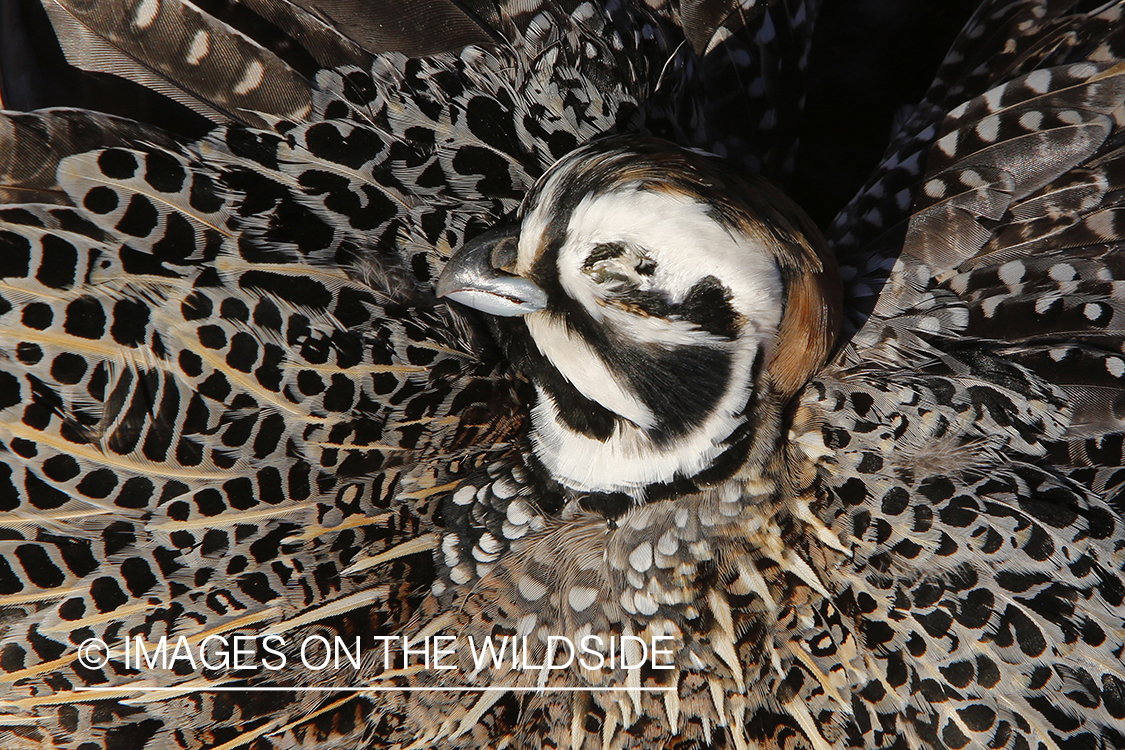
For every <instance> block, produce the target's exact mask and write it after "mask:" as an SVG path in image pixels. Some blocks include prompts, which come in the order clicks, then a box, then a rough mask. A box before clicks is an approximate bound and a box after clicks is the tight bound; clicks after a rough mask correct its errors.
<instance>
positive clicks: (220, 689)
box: [74, 685, 676, 693]
mask: <svg viewBox="0 0 1125 750" xmlns="http://www.w3.org/2000/svg"><path fill="white" fill-rule="evenodd" d="M675 689H676V688H675V687H635V688H631V687H397V686H390V685H388V686H384V687H274V686H264V687H229V686H217V687H193V686H184V687H154V686H151V685H137V686H135V687H134V686H130V685H118V686H116V687H76V688H74V690H75V692H79V693H121V692H149V693H151V692H169V693H236V692H252V691H276V692H287V693H293V692H301V693H389V692H404V693H496V692H505V693H549V692H563V693H577V692H592V693H629V692H632V691H634V690H636V691H640V692H642V693H645V692H656V693H665V692H668V691H669V690H675Z"/></svg>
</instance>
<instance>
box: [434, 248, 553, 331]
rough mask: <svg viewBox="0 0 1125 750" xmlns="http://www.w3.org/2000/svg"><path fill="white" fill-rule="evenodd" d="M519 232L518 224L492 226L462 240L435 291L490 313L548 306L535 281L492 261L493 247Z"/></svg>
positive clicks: (519, 312) (510, 313)
mask: <svg viewBox="0 0 1125 750" xmlns="http://www.w3.org/2000/svg"><path fill="white" fill-rule="evenodd" d="M518 236H519V228H518V227H514V228H505V229H493V230H491V231H489V232H485V233H484V234H482V235H480V236H479V237H475V238H473V239H472V240H470V241H469V242H467V243H465V246H464V247H462V248H461V249H460V250H459V251H457V253H456V254H455V255H454V256H453V257H452V258H450V259H449V262H448V263H446V264H445V270H443V271H442V272H441V276H439V277H438V281H437V287H436V291H437V295H438V296H439V297H446V298H448V299H451V300H454V301H455V302H460V303H461V304H462V305H465V306H467V307H471V308H473V309H475V310H480V311H481V312H484V313H488V314H490V315H502V316H505V317H508V316H514V315H527V314H528V313H530V312H535V311H536V310H542V309H543V308H544V307H546V306H547V294H546V292H544V291H543V290H542V289H541V288H539V287H538V286H536V285H535V283H534V282H531V281H528V280H527V279H524V278H521V277H519V276H512V275H511V274H508V273H505V272H504V271H501V270H499V269H497V268H495V267H493V265H492V251H493V249H494V248H495V247H496V246H497V245H498V244H499V243H501V242H503V241H505V240H507V241H512V240H513V239H514V238H516V237H518Z"/></svg>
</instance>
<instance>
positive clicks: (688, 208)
mask: <svg viewBox="0 0 1125 750" xmlns="http://www.w3.org/2000/svg"><path fill="white" fill-rule="evenodd" d="M610 243H625V244H626V245H629V246H632V247H636V248H639V249H641V250H643V252H644V255H645V256H646V257H647V258H649V259H651V261H652V262H653V264H654V270H653V272H652V274H651V275H650V276H648V277H647V279H646V286H647V288H648V289H650V290H657V291H660V292H662V293H664V294H666V295H667V296H668V298H669V300H670V301H671V302H673V303H680V302H683V300H684V298H685V297H687V295H688V293H689V292H690V291H691V290H692V288H693V287H694V286H695V285H696V284H698V283H699V282H700V281H702V280H703V279H705V278H707V277H708V276H714V277H715V278H717V279H718V280H719V281H720V282H721V283H722V284H723V285H724V286H725V287H726V288H727V289H729V290H730V293H731V303H732V304H733V305H734V308H735V310H737V311H738V312H739V313H740V314H741V315H742V316H743V317H744V318H745V319H746V320H747V321H749V322H752V323H757V324H759V325H760V326H761V328H763V329H765V330H769V331H771V332H772V331H773V330H774V329H776V327H777V324H778V323H779V322H780V320H781V306H782V305H781V300H782V288H781V274H780V273H779V271H778V269H777V266H776V264H775V262H774V259H773V256H772V254H771V253H770V252H769V251H768V250H766V248H764V247H762V246H760V244H758V240H757V239H756V238H751V237H745V236H736V235H735V234H732V233H731V232H730V231H729V230H728V229H727V227H725V226H723V225H722V224H721V223H719V222H718V221H716V220H715V218H714V217H712V216H711V214H710V213H709V212H708V208H707V206H706V205H705V204H703V203H700V202H699V201H697V200H694V199H692V198H691V197H689V196H686V195H683V194H680V193H673V192H667V191H652V190H637V189H633V188H628V189H621V190H617V191H614V192H611V193H607V194H604V195H599V196H595V197H588V198H586V199H584V200H583V201H582V202H581V203H579V204H578V207H577V208H576V209H575V210H574V213H573V214H572V216H571V219H570V223H569V224H568V226H567V238H566V243H565V244H564V245H563V246H562V248H561V249H560V250H559V256H558V270H559V280H560V282H561V283H562V286H563V288H564V289H565V290H566V292H567V294H568V295H570V297H571V298H572V299H574V300H575V301H576V302H578V303H580V304H581V305H582V306H583V307H584V308H586V310H587V311H588V312H589V313H590V314H591V315H592V316H594V318H595V319H601V317H602V316H603V315H605V314H607V312H606V311H607V307H606V305H605V304H604V300H605V297H606V290H603V289H602V288H601V287H599V285H598V284H597V283H596V282H595V279H594V278H593V277H592V276H591V275H590V274H589V273H587V272H586V270H585V269H584V264H585V263H586V260H587V258H589V256H590V253H591V252H592V251H593V249H594V248H596V247H598V246H599V245H603V244H610ZM641 330H642V331H643V328H642V329H641ZM692 343H702V342H700V341H698V340H695V341H693V342H692Z"/></svg>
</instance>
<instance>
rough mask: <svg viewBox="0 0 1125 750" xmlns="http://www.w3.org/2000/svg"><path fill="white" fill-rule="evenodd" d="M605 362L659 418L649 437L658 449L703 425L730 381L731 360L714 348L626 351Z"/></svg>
mask: <svg viewBox="0 0 1125 750" xmlns="http://www.w3.org/2000/svg"><path fill="white" fill-rule="evenodd" d="M607 359H608V360H609V362H610V366H611V367H612V368H613V369H614V371H615V372H620V373H622V374H623V375H624V376H625V377H626V378H627V379H628V381H629V385H630V388H631V390H633V391H634V392H636V393H637V395H638V396H640V399H641V401H643V402H644V404H645V406H647V407H648V408H649V409H650V410H651V411H652V413H653V414H654V415H656V418H657V420H658V421H657V424H656V426H655V427H653V428H652V429H650V430H649V437H651V438H652V439H653V440H654V441H656V443H657V444H658V445H666V444H667V443H669V442H671V441H672V440H674V439H675V438H677V437H680V436H681V435H683V434H684V433H686V432H688V431H689V430H691V429H692V428H694V427H698V426H699V425H700V424H702V423H703V422H704V421H705V420H706V419H707V417H709V416H710V415H711V413H712V412H713V411H714V410H715V408H716V407H717V406H718V404H719V401H720V400H721V399H722V397H723V396H724V395H725V394H726V391H727V387H728V385H729V382H730V377H731V366H732V362H731V359H732V355H731V354H730V352H727V351H724V350H722V349H717V348H714V347H707V346H678V347H676V348H674V349H660V348H657V347H652V346H644V347H641V346H632V345H622V346H621V347H620V349H619V350H618V352H616V353H609V356H608V357H607Z"/></svg>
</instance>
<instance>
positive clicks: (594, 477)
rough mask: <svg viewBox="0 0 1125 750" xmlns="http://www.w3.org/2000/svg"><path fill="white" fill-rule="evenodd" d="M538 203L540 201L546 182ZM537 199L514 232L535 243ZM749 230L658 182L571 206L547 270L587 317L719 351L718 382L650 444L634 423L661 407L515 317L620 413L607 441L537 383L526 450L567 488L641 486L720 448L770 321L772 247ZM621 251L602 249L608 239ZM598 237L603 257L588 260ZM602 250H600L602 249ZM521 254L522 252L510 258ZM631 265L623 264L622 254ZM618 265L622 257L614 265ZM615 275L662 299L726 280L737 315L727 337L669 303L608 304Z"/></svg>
mask: <svg viewBox="0 0 1125 750" xmlns="http://www.w3.org/2000/svg"><path fill="white" fill-rule="evenodd" d="M543 198H544V200H543V202H542V203H541V204H540V206H550V205H551V199H552V198H553V186H552V184H551V183H548V185H547V189H546V190H545V191H544V193H543ZM543 213H545V212H543V211H540V210H539V209H537V210H536V211H535V212H533V213H532V214H531V215H530V216H528V217H527V218H526V219H525V223H524V225H523V232H522V233H521V234H522V236H521V255H522V253H523V252H524V250H525V248H524V246H523V242H524V240H525V239H526V240H527V241H528V242H529V243H532V244H534V243H538V242H539V241H540V239H541V236H540V235H538V234H536V233H535V232H537V231H538V232H541V231H542V230H543V229H544V228H545V226H546V220H545V219H544V218H543V216H542V214H543ZM763 242H764V240H763V239H762V238H760V237H757V236H750V235H744V234H742V233H740V232H737V231H731V230H729V229H728V228H727V227H726V226H725V225H723V224H722V223H720V222H719V221H717V220H716V219H715V218H714V217H713V216H712V215H711V214H710V212H709V211H708V208H707V206H706V205H705V204H704V203H701V202H699V201H698V200H695V199H693V198H691V197H690V196H686V195H683V194H679V193H674V192H669V191H652V190H637V189H634V188H622V189H619V190H616V191H614V192H610V193H606V194H603V195H599V196H596V197H587V198H586V199H584V200H583V201H582V202H581V203H580V204H579V205H578V206H577V207H576V209H575V210H574V211H573V212H572V214H571V217H570V221H569V222H568V225H567V234H566V239H565V242H564V244H563V246H562V247H561V248H560V249H559V252H558V258H557V268H558V278H559V281H560V283H561V285H562V287H563V289H564V291H565V292H566V293H567V295H568V296H570V297H571V298H572V299H573V300H574V301H576V302H577V303H579V304H580V305H581V306H582V307H583V308H584V309H585V310H586V311H587V312H588V314H589V315H590V316H591V318H593V320H594V321H595V322H596V323H598V324H599V325H603V326H606V327H607V328H609V329H612V331H613V332H614V334H615V335H616V337H617V338H619V339H620V340H622V341H628V342H631V343H639V344H648V345H653V344H655V345H656V346H657V347H659V348H663V349H667V350H671V349H675V348H677V347H687V346H690V347H714V348H721V349H723V350H725V351H726V352H728V353H729V354H730V356H731V369H730V373H729V378H728V379H727V381H726V387H725V389H724V391H723V393H722V394H721V397H720V398H719V399H718V400H717V403H716V404H715V407H714V409H713V410H711V411H710V413H709V414H708V415H707V416H706V418H705V419H702V421H701V423H700V424H699V425H698V426H696V427H693V428H692V429H690V430H689V431H688V432H686V433H684V434H682V435H679V436H677V437H676V438H675V439H673V440H670V441H665V442H663V443H658V442H657V441H656V440H654V439H653V438H652V437H650V434H649V433H648V432H646V430H647V429H648V428H649V427H651V426H652V425H654V424H658V423H659V422H660V416H661V415H654V414H652V413H651V411H650V409H649V407H648V406H647V405H646V403H645V402H644V401H643V400H642V399H641V397H640V395H639V394H637V393H635V392H634V391H633V390H632V388H631V386H630V384H629V381H628V379H627V378H626V377H624V376H623V374H622V373H619V372H616V371H615V370H614V369H612V368H610V367H609V366H607V364H606V360H605V359H604V358H603V357H602V356H600V355H599V354H598V353H597V352H596V351H595V350H594V349H593V348H592V347H591V346H590V345H589V344H588V343H587V342H586V341H585V340H583V339H582V338H581V337H580V336H578V335H577V334H576V333H573V332H572V331H571V329H569V328H568V327H567V326H566V325H565V324H564V323H562V322H561V321H557V320H553V319H552V318H551V317H550V316H549V315H548V314H546V313H532V314H531V315H528V316H526V317H525V318H524V320H525V322H526V324H527V327H528V331H529V332H530V334H531V338H532V340H533V341H534V342H535V344H536V346H537V347H538V348H539V350H540V352H542V353H543V355H544V356H546V357H547V359H549V360H550V362H551V363H552V364H553V365H554V366H555V367H556V368H557V369H558V371H559V372H560V373H561V374H562V375H563V376H564V377H565V378H566V379H567V380H569V381H570V382H571V383H572V384H573V385H574V386H575V387H576V388H577V389H578V390H579V391H580V392H581V393H582V394H583V395H584V396H585V397H587V398H589V399H590V400H592V401H595V402H597V403H598V404H600V405H602V406H604V407H605V408H606V409H608V410H609V411H611V412H613V413H615V414H617V415H619V416H621V417H624V418H625V419H626V420H628V421H627V422H618V424H617V425H616V427H615V429H614V431H613V434H612V435H610V437H609V438H608V439H607V440H604V441H602V440H598V439H597V438H594V437H591V436H589V435H586V434H583V433H581V432H578V431H576V430H574V429H572V428H571V427H569V426H568V424H567V423H566V422H565V420H563V419H562V417H561V415H560V413H559V409H560V407H565V406H569V405H560V404H557V403H556V402H555V401H554V398H553V397H552V395H551V394H550V393H548V392H546V391H544V390H543V389H542V388H540V389H539V398H538V400H537V403H536V407H535V409H534V411H533V413H532V421H533V424H534V428H535V429H534V430H533V434H532V440H533V445H534V448H535V451H536V454H537V455H538V456H539V458H540V460H542V461H543V463H544V465H545V466H546V468H547V469H548V470H549V471H550V472H551V474H552V475H553V476H554V477H555V478H557V479H559V480H560V481H562V482H563V483H564V484H566V485H568V486H570V487H571V488H573V489H575V490H578V491H622V492H626V493H629V494H636V493H637V492H638V491H640V490H641V488H643V487H644V486H646V485H648V484H652V483H656V482H668V481H671V480H672V479H674V478H675V477H676V476H677V475H680V476H685V477H690V476H693V475H695V474H697V473H699V472H700V471H702V470H703V469H704V468H706V467H707V466H709V465H710V463H711V462H712V461H713V460H714V459H715V457H716V456H717V455H718V454H719V453H721V452H722V450H724V449H725V445H724V443H723V441H724V440H725V439H726V438H727V437H728V436H729V435H730V434H731V432H733V431H734V429H735V428H736V427H737V426H738V425H739V424H740V423H741V421H742V417H741V414H742V411H743V410H744V408H745V405H746V402H747V399H748V398H749V397H750V395H751V394H752V391H753V386H754V384H753V383H752V382H751V378H752V376H753V368H754V364H755V360H756V358H757V357H759V356H762V357H768V356H769V353H770V352H771V351H772V348H773V344H774V339H775V337H776V335H777V329H778V326H779V325H780V322H781V315H782V308H783V288H782V281H781V274H780V271H779V270H778V268H777V265H776V262H775V260H774V255H773V253H772V252H771V251H770V249H769V248H767V247H766V246H765V245H764V244H763ZM616 245H624V246H625V247H626V248H627V250H628V251H627V252H625V253H623V254H622V256H621V257H619V258H618V257H615V256H613V252H612V246H616ZM605 246H610V247H611V249H610V250H609V254H608V255H607V259H606V260H604V261H603V260H596V256H595V260H594V262H588V261H590V260H591V253H593V252H595V250H596V249H597V248H599V247H603V248H604V247H605ZM603 252H605V251H604V250H603ZM521 260H523V258H521ZM634 262H635V263H643V264H644V266H645V268H644V271H643V272H640V273H637V274H632V275H629V274H624V273H623V271H625V270H628V268H627V267H628V266H629V264H632V263H634ZM622 264H624V265H622ZM623 276H625V277H626V278H627V281H626V283H629V284H635V285H636V287H635V288H636V289H637V290H639V291H641V292H649V293H655V294H658V295H661V296H663V297H664V299H666V300H667V302H668V303H669V304H670V305H672V306H675V305H679V304H682V303H683V302H684V300H685V299H686V298H687V297H688V295H689V294H690V293H691V292H692V290H693V288H695V287H696V286H697V285H698V284H700V282H702V281H704V280H705V279H707V278H708V277H713V278H714V279H716V280H717V281H718V282H719V283H720V284H722V285H723V287H724V288H726V289H727V290H728V291H729V294H730V298H729V303H730V304H731V306H732V307H733V308H734V310H735V311H736V313H737V314H738V315H739V320H740V327H739V329H738V335H737V339H736V340H735V341H731V340H729V339H727V338H725V337H723V336H718V335H715V334H714V333H709V332H707V331H705V330H703V329H702V328H700V327H699V325H698V324H697V323H695V322H692V321H690V320H687V319H685V318H683V317H677V316H676V315H675V314H673V315H671V316H669V317H664V316H659V315H650V314H645V312H644V311H642V310H638V309H635V308H630V307H629V306H628V305H622V304H618V303H617V302H616V299H615V295H617V294H619V293H620V292H621V289H622V283H623V282H622V277H623Z"/></svg>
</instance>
